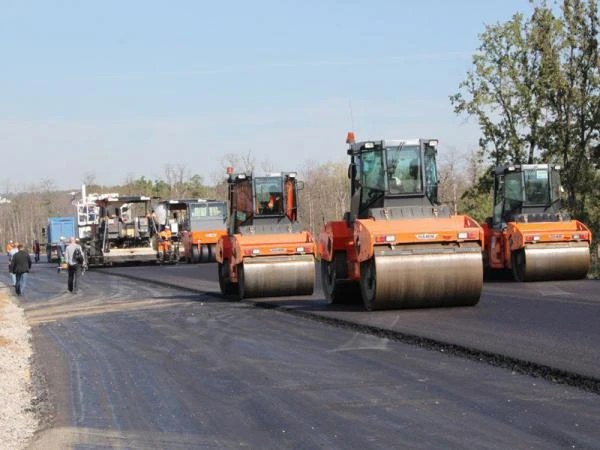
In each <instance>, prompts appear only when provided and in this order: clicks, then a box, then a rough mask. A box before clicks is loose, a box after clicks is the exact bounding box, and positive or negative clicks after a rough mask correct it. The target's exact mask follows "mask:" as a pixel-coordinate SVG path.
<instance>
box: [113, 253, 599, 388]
mask: <svg viewBox="0 0 600 450" xmlns="http://www.w3.org/2000/svg"><path fill="white" fill-rule="evenodd" d="M104 270H105V271H106V272H108V273H113V274H127V275H129V276H133V277H139V278H142V279H148V280H154V281H159V282H164V283H167V284H171V285H174V286H181V287H186V288H192V289H196V290H198V291H202V292H209V293H212V294H214V295H218V296H220V293H219V292H220V291H219V286H218V282H217V275H216V273H217V268H216V264H200V265H177V266H167V267H160V266H145V267H119V268H111V269H104ZM251 301H253V302H258V303H264V304H269V305H277V306H282V307H285V308H289V309H294V310H298V311H302V312H306V313H308V314H311V315H315V316H319V317H323V318H327V319H333V320H342V321H345V322H348V323H350V324H356V325H359V326H363V327H369V328H370V327H372V328H376V329H382V330H389V331H392V332H395V333H399V334H401V335H408V336H418V337H423V338H426V339H431V340H433V341H435V342H442V343H447V344H453V345H458V346H461V347H464V348H466V349H473V350H475V351H482V352H489V353H491V354H493V355H502V356H506V357H508V358H512V359H515V360H518V361H523V362H533V363H536V364H540V365H543V366H547V367H549V368H554V369H556V370H557V371H565V372H567V373H569V374H580V375H582V376H584V377H590V378H595V379H598V380H600V364H599V363H598V361H600V346H599V345H598V342H600V326H599V325H598V323H599V321H600V280H576V281H556V282H548V281H546V282H531V283H516V282H514V281H512V280H511V279H504V280H496V281H489V282H486V283H484V289H483V294H482V297H481V300H480V302H479V304H478V305H477V306H476V307H465V308H435V309H413V310H395V311H373V312H369V313H366V312H365V311H364V309H363V308H362V306H361V305H350V306H344V305H342V306H337V305H336V306H330V305H328V304H327V302H326V300H325V298H324V296H323V293H322V291H321V288H320V276H319V270H317V283H316V289H315V293H314V295H313V296H312V297H288V298H269V299H252V300H251Z"/></svg>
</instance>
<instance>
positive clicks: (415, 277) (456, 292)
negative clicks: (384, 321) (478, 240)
mask: <svg viewBox="0 0 600 450" xmlns="http://www.w3.org/2000/svg"><path fill="white" fill-rule="evenodd" d="M395 253H396V254H395ZM363 264H364V263H363ZM367 265H368V268H369V269H370V270H373V268H374V271H375V276H374V277H372V280H373V281H372V283H371V284H370V286H368V287H367V291H366V292H365V290H364V289H365V286H364V285H365V283H364V280H361V288H362V289H363V300H364V301H365V307H366V308H367V309H397V308H431V307H446V306H473V305H475V304H477V302H478V301H479V297H480V296H481V290H482V287H483V260H482V256H481V247H480V246H479V245H466V246H463V247H460V248H453V249H435V250H432V251H428V250H427V249H423V250H422V251H413V252H412V253H406V252H405V253H402V252H401V253H400V254H398V252H393V251H383V252H381V251H380V252H377V253H376V254H375V257H374V262H373V261H371V262H370V264H369V263H367ZM362 276H368V274H365V273H363V267H362V266H361V277H362ZM369 287H370V289H369Z"/></svg>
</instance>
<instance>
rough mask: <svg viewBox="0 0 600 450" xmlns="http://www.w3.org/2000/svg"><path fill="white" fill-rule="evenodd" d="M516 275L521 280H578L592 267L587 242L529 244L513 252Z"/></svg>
mask: <svg viewBox="0 0 600 450" xmlns="http://www.w3.org/2000/svg"><path fill="white" fill-rule="evenodd" d="M512 265H513V273H514V275H515V278H516V279H517V280H519V281H551V280H577V279H581V278H585V276H586V275H587V273H588V270H589V268H590V246H589V244H588V243H587V242H561V243H554V242H553V243H548V244H545V243H544V244H534V245H528V246H526V247H525V248H524V249H522V250H519V251H516V252H514V253H513V261H512Z"/></svg>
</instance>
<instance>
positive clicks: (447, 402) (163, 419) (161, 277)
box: [20, 264, 600, 449]
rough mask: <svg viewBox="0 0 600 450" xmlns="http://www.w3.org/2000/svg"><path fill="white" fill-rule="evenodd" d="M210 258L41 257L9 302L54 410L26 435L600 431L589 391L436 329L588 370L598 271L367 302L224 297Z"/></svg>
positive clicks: (164, 440) (536, 441)
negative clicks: (82, 260) (75, 260)
mask: <svg viewBox="0 0 600 450" xmlns="http://www.w3.org/2000/svg"><path fill="white" fill-rule="evenodd" d="M106 272H110V273H113V274H118V275H127V276H129V277H131V276H135V277H137V278H139V279H131V278H129V279H128V278H124V277H123V276H109V275H108V274H107V273H106ZM215 273H216V267H215V265H214V264H208V265H197V266H186V265H178V266H170V267H153V266H140V267H128V268H114V269H113V268H111V269H102V270H101V271H100V270H92V271H89V272H87V273H86V274H85V276H84V277H83V279H82V288H81V292H80V293H79V294H77V295H71V294H69V293H68V292H66V275H65V274H57V273H56V271H55V268H54V267H52V266H50V265H47V264H38V265H35V266H34V270H33V272H32V274H31V277H30V280H31V282H30V290H29V292H27V293H26V294H25V296H24V297H21V298H20V303H21V305H22V306H23V307H24V308H25V311H26V316H27V319H28V321H29V323H30V324H31V326H32V329H33V344H34V351H35V366H36V368H37V373H38V375H39V378H40V379H41V380H42V382H41V383H42V385H43V386H42V387H41V389H45V392H46V396H47V400H46V401H47V403H49V405H50V409H49V410H50V411H51V413H50V414H48V417H47V422H46V423H47V427H46V428H45V429H44V430H42V431H41V432H40V433H39V434H38V436H37V439H36V441H35V442H34V443H33V444H32V446H31V448H153V449H154V448H170V449H171V448H173V449H177V448H182V449H183V448H186V449H187V448H232V447H249V448H344V449H346V448H357V449H358V448H361V449H362V448H382V449H383V448H385V449H388V448H405V447H410V448H432V447H433V448H440V447H443V448H459V447H460V448H464V447H478V448H514V447H518V448H525V447H534V448H555V447H566V446H569V447H571V446H573V447H584V448H594V447H598V446H599V444H600V428H599V427H598V426H597V425H598V423H599V419H600V402H598V394H597V393H596V392H593V391H590V390H586V389H580V388H578V387H576V385H568V384H560V383H553V382H551V381H548V379H547V378H540V377H532V376H529V375H527V374H524V373H520V371H519V370H507V369H506V367H495V366H494V365H493V364H492V363H488V362H489V361H487V360H486V356H485V355H486V353H485V352H482V355H483V357H482V361H483V362H477V361H476V360H474V359H476V358H472V357H461V356H460V352H458V353H454V352H453V351H451V348H452V347H451V346H450V347H444V346H438V347H436V345H435V343H455V344H457V345H458V347H460V348H472V349H480V350H485V351H486V352H490V353H493V354H496V353H497V354H500V355H507V357H508V358H509V359H510V358H515V359H516V360H519V361H521V360H522V361H525V362H526V361H533V362H535V363H536V364H540V365H544V366H547V367H549V368H554V369H556V370H565V371H569V373H574V374H582V375H584V376H586V377H588V378H590V379H594V378H598V377H599V374H598V367H597V365H596V364H594V361H598V350H597V349H596V348H594V345H593V343H594V342H596V343H597V342H598V334H599V331H598V329H597V327H596V326H595V322H597V318H598V311H599V309H598V308H599V306H600V298H599V297H600V296H599V295H598V294H597V287H598V286H600V285H599V284H598V282H597V281H579V282H560V283H543V284H537V283H535V284H534V283H528V284H525V285H524V284H516V283H512V282H508V281H499V282H494V283H486V284H485V288H484V295H483V296H482V299H481V302H480V304H479V305H478V306H476V307H474V308H454V309H436V310H409V311H378V312H371V313H367V312H365V311H363V310H362V309H361V308H360V306H358V305H357V306H346V307H335V308H334V307H331V306H328V305H327V304H326V302H325V301H324V299H323V298H322V295H321V294H320V291H316V292H315V295H313V297H312V298H286V299H262V300H260V301H259V302H254V301H248V302H246V301H244V302H236V301H232V300H230V299H224V298H221V297H220V296H219V295H218V294H217V292H218V286H217V283H216V276H215ZM144 279H146V280H147V281H143V280H144ZM156 282H159V283H163V285H160V284H156ZM169 284H173V285H174V286H181V288H176V287H170V286H169ZM202 292H205V293H202ZM257 306H259V307H257ZM272 307H275V308H272ZM288 310H289V311H288ZM290 311H291V312H292V313H291V314H290ZM312 318H316V319H315V320H312ZM377 329H378V330H383V332H382V333H381V334H377V333H376V332H373V330H377ZM386 330H388V331H390V335H389V336H386V334H385V333H386ZM398 335H400V336H401V335H410V336H422V337H424V338H426V339H429V340H430V341H431V342H430V344H431V345H419V344H417V345H411V344H407V343H404V342H403V341H402V340H401V339H397V336H398ZM447 349H450V351H447ZM457 355H458V356H457ZM42 397H43V396H42Z"/></svg>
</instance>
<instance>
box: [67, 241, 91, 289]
mask: <svg viewBox="0 0 600 450" xmlns="http://www.w3.org/2000/svg"><path fill="white" fill-rule="evenodd" d="M65 260H66V262H67V270H68V273H69V280H68V283H67V287H68V289H69V292H72V293H73V294H77V291H78V290H79V278H80V277H81V271H82V270H83V267H84V266H85V264H86V260H85V254H84V253H83V249H82V248H81V245H79V244H78V243H77V242H76V241H75V237H74V236H71V238H70V239H69V245H67V248H66V249H65Z"/></svg>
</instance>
